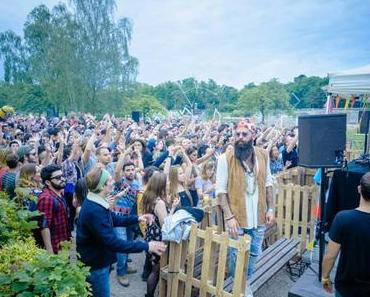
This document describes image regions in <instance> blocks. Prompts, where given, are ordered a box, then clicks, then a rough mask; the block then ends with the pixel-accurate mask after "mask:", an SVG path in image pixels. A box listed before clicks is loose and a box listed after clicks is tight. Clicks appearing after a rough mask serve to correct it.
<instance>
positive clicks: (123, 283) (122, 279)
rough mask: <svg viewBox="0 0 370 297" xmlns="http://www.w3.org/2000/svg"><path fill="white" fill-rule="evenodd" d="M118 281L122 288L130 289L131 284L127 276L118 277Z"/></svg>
mask: <svg viewBox="0 0 370 297" xmlns="http://www.w3.org/2000/svg"><path fill="white" fill-rule="evenodd" d="M117 280H118V282H119V284H120V285H121V286H124V287H128V286H129V285H130V282H129V280H128V278H127V277H126V276H117Z"/></svg>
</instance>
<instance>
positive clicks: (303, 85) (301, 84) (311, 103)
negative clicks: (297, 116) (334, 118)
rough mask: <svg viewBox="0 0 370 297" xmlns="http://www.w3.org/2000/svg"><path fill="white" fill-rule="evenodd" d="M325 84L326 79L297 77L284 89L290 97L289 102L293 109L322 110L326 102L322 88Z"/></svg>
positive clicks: (326, 82)
mask: <svg viewBox="0 0 370 297" xmlns="http://www.w3.org/2000/svg"><path fill="white" fill-rule="evenodd" d="M327 84H328V79H327V78H320V77H317V76H310V77H307V76H305V75H299V76H297V77H295V78H294V81H293V82H291V83H288V84H287V85H286V89H287V91H288V93H289V95H290V102H291V104H292V105H294V106H295V107H297V108H322V107H323V106H324V104H325V102H326V94H325V91H324V90H323V89H322V87H324V86H326V85H327ZM297 98H298V99H299V101H298V100H297Z"/></svg>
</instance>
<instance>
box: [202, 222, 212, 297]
mask: <svg viewBox="0 0 370 297" xmlns="http://www.w3.org/2000/svg"><path fill="white" fill-rule="evenodd" d="M212 232H213V231H212V229H211V228H207V229H206V232H205V238H204V252H203V261H202V262H203V265H202V273H201V278H200V292H199V293H200V294H199V296H200V297H206V293H207V285H208V275H209V265H204V264H205V263H207V262H208V260H209V259H210V257H211V244H212Z"/></svg>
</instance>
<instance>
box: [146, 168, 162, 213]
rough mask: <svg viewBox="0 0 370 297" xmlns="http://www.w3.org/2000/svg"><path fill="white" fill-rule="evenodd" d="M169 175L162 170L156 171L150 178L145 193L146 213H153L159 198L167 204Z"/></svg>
mask: <svg viewBox="0 0 370 297" xmlns="http://www.w3.org/2000/svg"><path fill="white" fill-rule="evenodd" d="M166 184H167V176H166V175H165V174H164V173H162V172H159V171H157V172H154V174H153V175H152V177H151V178H150V179H149V181H148V183H147V186H146V189H145V191H144V194H143V210H144V213H153V211H154V208H155V204H156V201H157V199H158V198H160V199H162V200H163V201H164V202H166V204H167V201H166V200H167V199H166Z"/></svg>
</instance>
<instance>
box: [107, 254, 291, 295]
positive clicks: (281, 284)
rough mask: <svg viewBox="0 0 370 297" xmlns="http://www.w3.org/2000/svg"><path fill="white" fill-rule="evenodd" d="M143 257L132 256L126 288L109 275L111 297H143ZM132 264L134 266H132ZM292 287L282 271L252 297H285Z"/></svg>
mask: <svg viewBox="0 0 370 297" xmlns="http://www.w3.org/2000/svg"><path fill="white" fill-rule="evenodd" d="M144 259H145V257H144V255H143V254H138V255H132V263H130V265H133V266H134V267H135V268H137V270H138V272H137V273H136V274H131V275H129V279H130V286H129V287H127V288H124V287H122V286H121V285H120V284H119V283H118V282H117V278H116V273H115V271H113V272H112V274H111V291H112V292H111V296H113V297H144V296H145V292H146V287H145V282H143V281H142V280H141V277H140V275H141V272H142V267H143V265H144ZM133 263H134V264H133ZM292 285H293V281H292V280H291V279H290V277H289V275H288V274H287V273H286V272H285V270H284V269H282V270H281V271H279V273H278V274H277V275H276V276H275V277H274V278H272V279H271V280H270V281H268V282H267V283H266V284H265V285H264V286H263V287H262V288H261V289H260V290H259V291H258V292H257V293H256V294H254V297H287V296H288V291H289V288H290V287H291V286H292Z"/></svg>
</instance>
